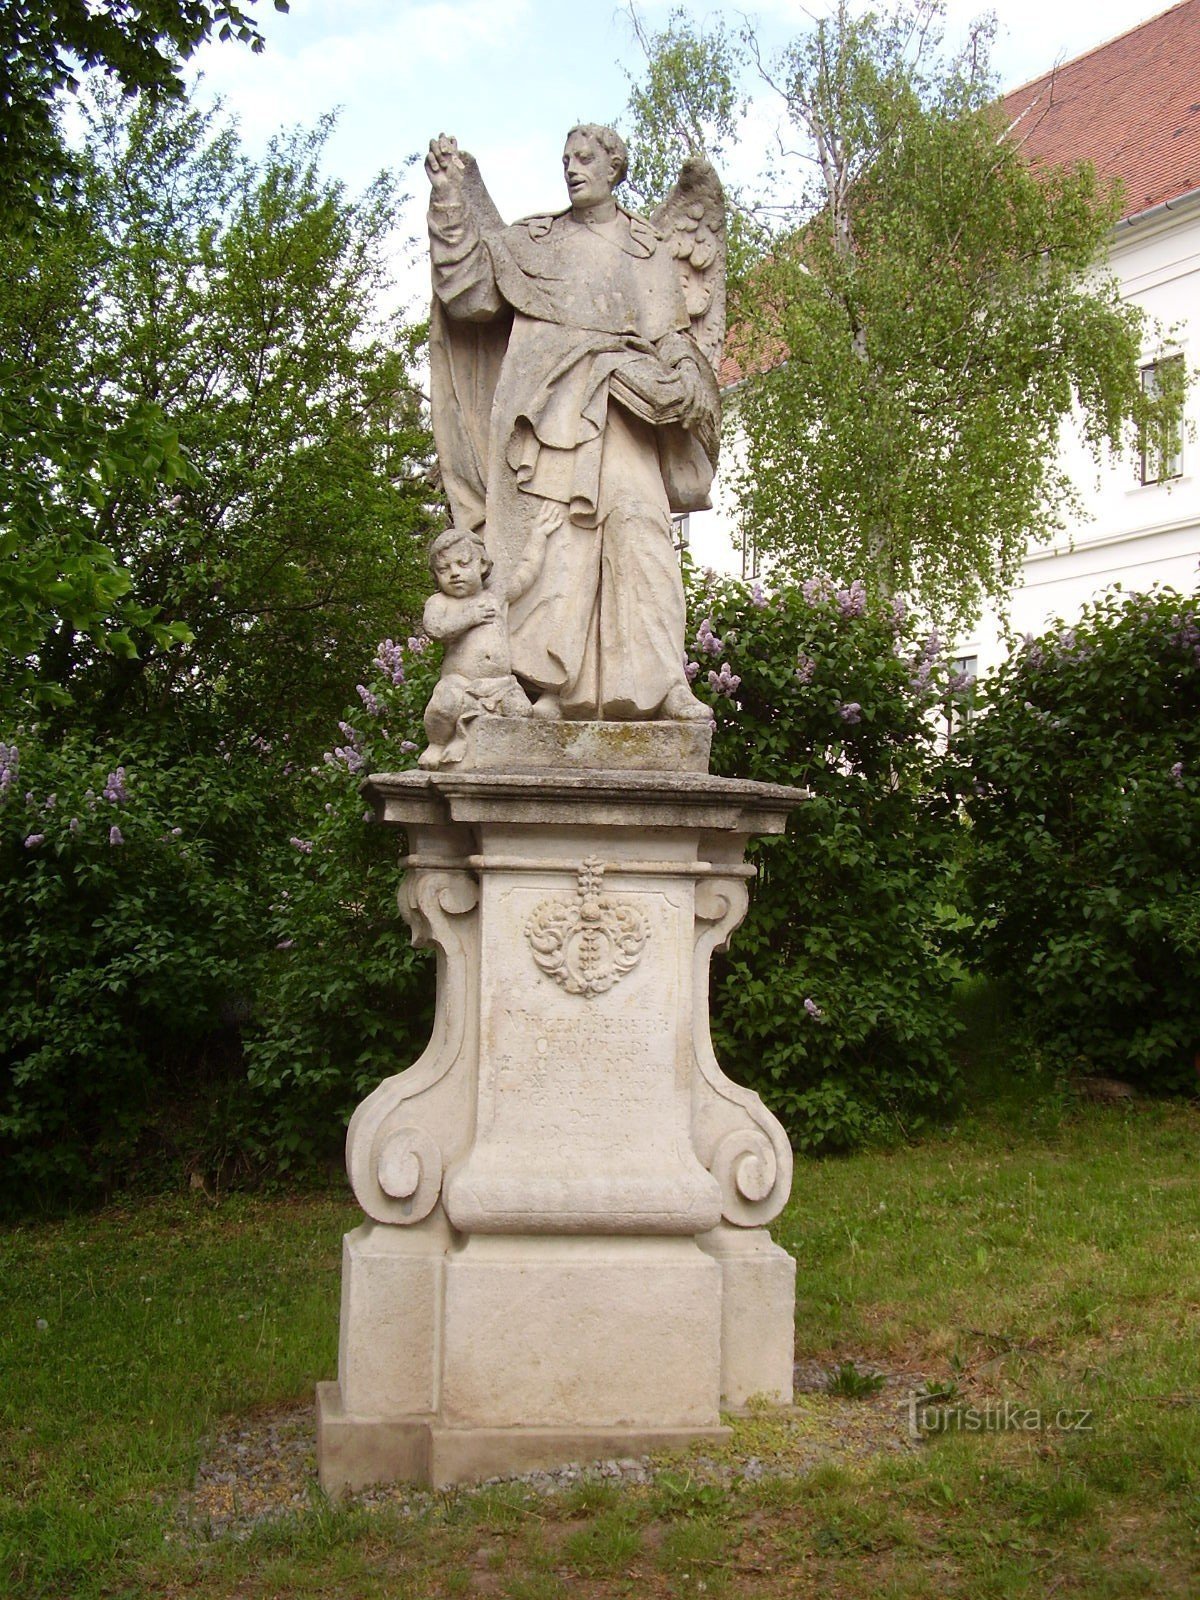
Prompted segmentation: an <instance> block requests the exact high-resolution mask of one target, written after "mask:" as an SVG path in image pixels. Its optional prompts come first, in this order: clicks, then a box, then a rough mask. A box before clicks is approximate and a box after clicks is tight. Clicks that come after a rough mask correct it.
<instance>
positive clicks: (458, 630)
mask: <svg viewBox="0 0 1200 1600" xmlns="http://www.w3.org/2000/svg"><path fill="white" fill-rule="evenodd" d="M496 610H497V607H496V600H495V596H494V595H489V594H486V593H485V594H476V595H472V596H471V597H470V598H469V599H466V600H459V599H456V598H455V596H453V595H449V594H431V595H430V596H429V599H428V600H426V602H425V610H424V613H423V614H422V618H421V620H422V625H423V626H424V629H425V632H426V633H427V634H428V635H429V637H430V638H431V639H458V638H461V637H462V635H463V634H464V633H469V632H470V630H471V629H472V628H477V627H478V626H479V624H480V623H481V622H490V621H491V620H492V619H493V617H495V615H496Z"/></svg>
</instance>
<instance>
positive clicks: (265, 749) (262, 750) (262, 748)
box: [250, 733, 271, 756]
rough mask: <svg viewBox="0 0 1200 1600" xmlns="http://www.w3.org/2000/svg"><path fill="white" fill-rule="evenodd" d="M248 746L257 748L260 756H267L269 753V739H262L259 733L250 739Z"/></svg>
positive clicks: (252, 748)
mask: <svg viewBox="0 0 1200 1600" xmlns="http://www.w3.org/2000/svg"><path fill="white" fill-rule="evenodd" d="M250 748H251V750H257V752H258V754H259V755H260V756H269V755H270V754H271V741H270V740H269V739H264V738H263V736H262V734H261V733H256V734H255V735H254V737H253V739H251V741H250Z"/></svg>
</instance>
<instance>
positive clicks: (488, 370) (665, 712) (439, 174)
mask: <svg viewBox="0 0 1200 1600" xmlns="http://www.w3.org/2000/svg"><path fill="white" fill-rule="evenodd" d="M425 165H426V171H427V172H428V174H429V180H430V187H431V196H430V209H429V238H430V258H431V266H432V274H433V296H434V304H433V316H432V321H431V336H430V362H431V367H432V375H433V376H432V381H433V411H434V435H435V439H436V443H437V448H438V457H439V461H440V463H441V467H442V476H443V481H444V483H445V485H446V491H447V496H448V498H449V500H450V503H451V506H452V509H453V513H454V520H455V524H456V526H460V527H464V528H472V529H475V530H478V531H479V532H480V533H481V534H482V537H483V538H484V541H485V543H486V546H487V549H488V552H489V554H490V555H491V557H492V559H493V560H494V561H495V563H496V566H497V567H498V569H499V571H500V574H501V575H502V577H505V576H507V575H509V574H512V573H513V572H515V571H516V570H517V568H518V567H519V565H520V563H521V561H522V558H523V556H524V554H525V552H526V551H527V549H528V548H529V541H530V535H531V531H532V530H533V528H534V525H535V522H536V520H537V518H538V515H539V510H541V509H542V508H544V506H545V503H546V502H547V501H550V502H553V503H554V504H555V505H556V506H557V507H558V508H559V511H560V513H561V521H560V525H559V526H558V527H557V528H556V530H555V532H554V533H553V534H552V535H551V536H550V538H549V540H548V541H547V544H546V552H545V560H544V562H543V564H542V566H541V570H540V572H539V574H538V576H537V578H536V580H535V581H534V582H533V583H532V584H531V585H530V587H529V588H528V590H527V591H526V592H525V593H524V594H522V595H521V596H520V597H519V598H517V599H514V601H513V603H512V607H511V612H510V614H509V619H508V620H509V632H510V636H511V644H512V666H513V671H514V673H515V674H516V676H517V678H518V679H519V680H520V682H521V684H522V685H523V686H524V688H525V689H526V690H527V691H528V693H529V694H530V696H531V697H532V699H533V714H534V715H535V716H543V717H561V716H566V717H575V718H589V717H590V718H601V719H653V718H670V719H683V720H691V719H701V718H707V717H708V715H709V712H708V708H707V707H706V706H704V705H703V704H702V703H701V702H699V701H698V700H696V698H695V697H694V696H693V694H692V693H691V690H690V688H689V686H688V683H687V680H686V678H685V676H684V671H683V661H684V658H683V635H684V606H683V587H682V580H681V576H680V571H679V563H678V560H677V558H676V554H675V549H674V544H673V538H672V517H673V516H675V515H680V514H683V513H686V512H689V511H696V510H700V509H703V508H705V507H707V505H708V504H709V499H708V495H709V488H710V485H711V481H712V475H713V470H714V468H715V465H716V457H717V445H718V438H719V422H720V404H719V397H718V393H717V383H716V377H715V373H714V367H715V364H716V362H717V360H718V359H719V353H720V343H721V338H722V336H723V326H724V298H725V295H724V278H723V270H724V260H725V245H724V205H723V199H722V196H721V188H720V184H719V182H718V181H717V178H716V174H715V173H714V172H713V171H712V169H711V167H709V166H707V164H706V163H703V162H698V161H696V160H689V162H688V163H686V164H685V166H684V170H683V172H682V173H681V175H680V180H679V183H678V184H677V186H676V189H675V190H674V191H673V192H672V195H671V196H670V197H669V199H668V200H667V201H666V202H665V203H664V205H663V207H661V208H660V210H659V211H658V212H657V213H656V214H655V220H654V221H653V222H649V221H647V220H646V219H645V218H643V217H639V216H637V215H635V214H634V213H632V212H630V211H627V210H626V209H625V208H624V207H623V206H622V205H621V204H620V203H619V202H618V200H617V198H616V196H615V194H614V190H615V189H616V188H617V186H618V185H619V184H620V182H621V180H622V179H623V178H624V176H625V169H626V166H627V154H626V150H625V146H624V143H623V142H622V140H621V139H620V137H619V136H618V135H617V134H616V133H615V132H614V131H613V130H612V129H611V128H604V127H598V126H595V125H592V124H587V125H584V126H581V127H578V128H574V129H572V130H571V132H570V134H569V135H568V136H567V142H566V147H565V149H564V151H563V176H564V178H565V180H566V186H567V195H568V199H569V202H570V204H569V206H568V207H567V208H566V209H564V210H559V211H551V212H545V213H539V214H537V215H535V216H532V217H527V218H525V219H524V220H522V221H520V222H517V223H514V224H513V225H511V226H505V224H504V222H503V220H502V219H501V217H500V216H499V213H498V212H497V211H496V208H495V206H494V205H493V204H492V201H491V199H490V197H489V195H488V193H487V190H486V188H485V187H484V185H483V182H482V179H481V178H480V176H479V170H478V167H477V166H476V164H475V162H474V161H473V160H472V158H471V157H470V156H469V155H467V154H466V153H465V152H463V151H460V150H459V148H458V145H457V142H456V141H455V140H454V139H452V138H449V137H448V136H446V135H444V134H442V135H439V136H438V137H437V138H436V139H434V140H432V141H431V142H430V146H429V154H428V156H427V158H426V163H425Z"/></svg>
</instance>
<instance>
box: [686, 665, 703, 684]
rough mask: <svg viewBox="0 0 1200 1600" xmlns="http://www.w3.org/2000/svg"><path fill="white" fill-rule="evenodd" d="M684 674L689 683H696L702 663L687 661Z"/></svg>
mask: <svg viewBox="0 0 1200 1600" xmlns="http://www.w3.org/2000/svg"><path fill="white" fill-rule="evenodd" d="M683 675H684V677H685V678H686V679H687V681H688V682H689V683H695V681H696V679H697V678H698V677H699V675H700V663H699V662H698V661H686V662H685V663H684V667H683Z"/></svg>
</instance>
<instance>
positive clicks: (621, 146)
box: [564, 122, 629, 189]
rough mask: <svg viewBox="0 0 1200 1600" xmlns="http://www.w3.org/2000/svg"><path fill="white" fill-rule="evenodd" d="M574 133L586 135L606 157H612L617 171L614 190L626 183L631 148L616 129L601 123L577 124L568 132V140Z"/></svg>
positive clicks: (614, 178)
mask: <svg viewBox="0 0 1200 1600" xmlns="http://www.w3.org/2000/svg"><path fill="white" fill-rule="evenodd" d="M573 133H582V134H584V135H586V137H587V138H589V139H591V140H592V141H593V142H594V143H596V144H598V145H599V146H600V148H601V150H603V151H604V152H605V154H606V155H610V156H611V157H612V159H613V163H614V165H615V166H616V169H617V170H616V174H615V176H614V177H613V188H614V189H615V188H616V187H617V185H618V184H619V183H624V181H625V174H626V173H627V172H628V171H629V147H628V145H626V143H625V141H624V139H622V137H621V135H620V134H619V133H618V132H617V130H616V129H615V128H609V127H606V126H605V125H604V124H603V123H600V122H577V123H576V124H575V126H574V127H573V128H569V129H568V130H567V138H568V139H569V138H570V137H571V135H572V134H573ZM564 143H565V141H564Z"/></svg>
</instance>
